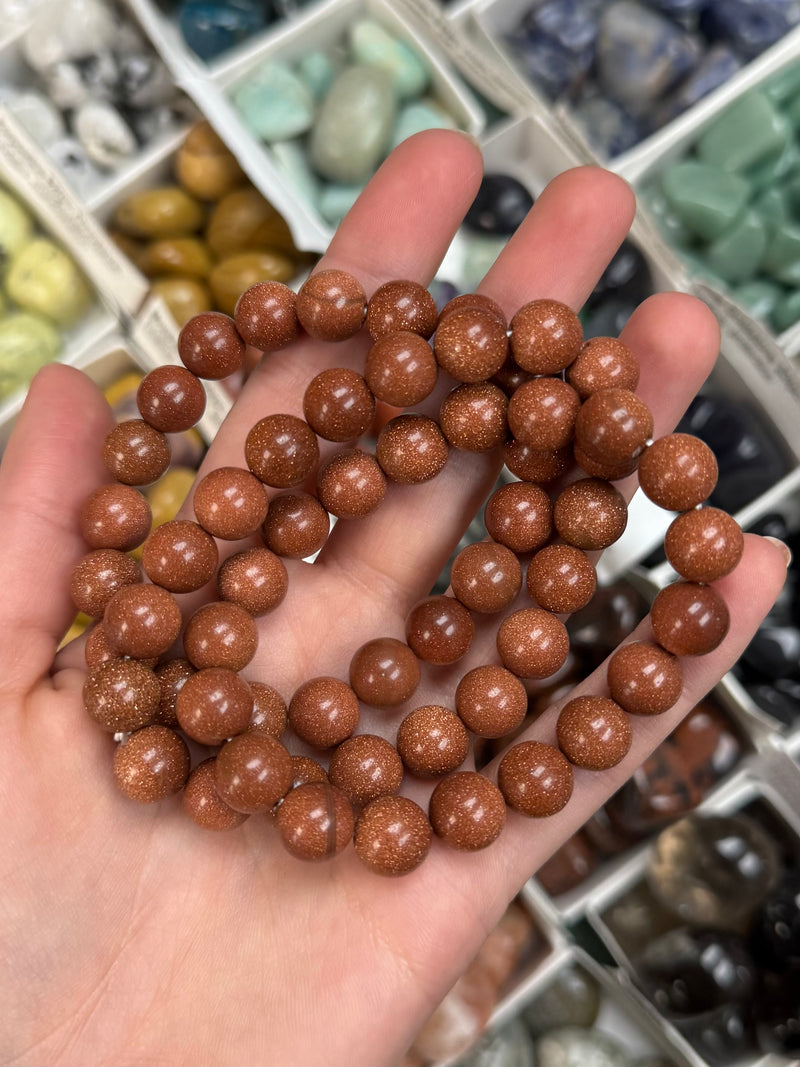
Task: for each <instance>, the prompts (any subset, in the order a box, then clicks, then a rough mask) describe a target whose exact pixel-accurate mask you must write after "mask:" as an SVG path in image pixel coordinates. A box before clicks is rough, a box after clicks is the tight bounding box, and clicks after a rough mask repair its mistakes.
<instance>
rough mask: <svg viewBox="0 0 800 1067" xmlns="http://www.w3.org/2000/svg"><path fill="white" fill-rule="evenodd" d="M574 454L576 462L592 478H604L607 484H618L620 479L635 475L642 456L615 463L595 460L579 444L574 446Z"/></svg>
mask: <svg viewBox="0 0 800 1067" xmlns="http://www.w3.org/2000/svg"><path fill="white" fill-rule="evenodd" d="M572 454H573V456H574V457H575V462H576V463H577V464H578V466H579V467H580V468H581V469H582V470H584V471H585V472H586V473H587V474H588V475H589V477H590V478H602V479H603V481H606V482H618V481H619V480H620V479H622V478H627V477H628V475H630V474H633V472H634V471H635V470H636V468H637V467H638V466H639V459H640V456H641V453H637V454H636V455H635V456H632V457H631V458H630V459H623V460H614V461H611V460H606V459H595V457H594V456H592V455H590V454H589V453H588V452H584V450H583V449H582V448H581V447H580V445H579V444H577V443H575V444H574V445H573V448H572Z"/></svg>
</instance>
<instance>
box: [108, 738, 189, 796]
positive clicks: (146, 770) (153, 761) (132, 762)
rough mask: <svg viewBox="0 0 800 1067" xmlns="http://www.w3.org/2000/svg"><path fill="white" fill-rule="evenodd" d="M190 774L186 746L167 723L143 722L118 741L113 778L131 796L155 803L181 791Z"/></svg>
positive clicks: (126, 794)
mask: <svg viewBox="0 0 800 1067" xmlns="http://www.w3.org/2000/svg"><path fill="white" fill-rule="evenodd" d="M188 777H189V749H188V748H187V747H186V742H185V741H184V740H183V738H182V737H181V736H180V735H179V734H176V733H175V731H174V730H170V729H168V728H167V727H166V726H146V727H145V728H144V729H143V730H137V731H136V733H134V734H131V736H130V737H129V738H128V739H127V740H126V741H124V742H123V743H122V744H120V745H117V747H116V749H115V751H114V781H115V782H116V784H117V786H118V788H119V789H121V790H122V792H123V793H124V794H125V796H126V797H129V798H130V799H131V800H137V801H139V803H140V804H154V803H155V802H156V801H158V800H163V799H164V798H165V797H168V796H172V794H173V793H180V791H181V789H183V787H184V785H185V784H186V779H187V778H188Z"/></svg>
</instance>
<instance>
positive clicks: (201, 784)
mask: <svg viewBox="0 0 800 1067" xmlns="http://www.w3.org/2000/svg"><path fill="white" fill-rule="evenodd" d="M216 762H217V761H216V760H215V759H207V760H203V762H202V763H200V764H198V765H197V766H196V767H195V769H194V770H193V771H192V773H191V774H190V775H189V780H188V781H187V783H186V787H185V788H184V790H183V797H182V798H181V805H182V807H183V810H184V812H185V813H186V814H187V815H188V816H189V818H190V819H191V820H192V822H194V823H197V825H198V826H199V827H201V828H202V829H203V830H216V831H222V830H235V829H236V827H237V826H241V825H242V823H243V822H246V821H247V815H245V813H244V812H242V811H235V810H234V809H233V808H232V807H231V806H230V805H229V804H226V803H225V801H224V800H223V799H222V798H221V797H220V795H219V793H218V792H217V786H216V781H215V778H216V774H215V770H214V765H215V763H216Z"/></svg>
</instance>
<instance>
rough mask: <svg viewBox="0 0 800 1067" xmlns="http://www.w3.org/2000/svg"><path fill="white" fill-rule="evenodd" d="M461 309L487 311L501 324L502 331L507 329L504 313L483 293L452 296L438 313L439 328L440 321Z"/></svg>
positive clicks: (494, 301) (495, 302)
mask: <svg viewBox="0 0 800 1067" xmlns="http://www.w3.org/2000/svg"><path fill="white" fill-rule="evenodd" d="M462 308H470V309H471V310H473V311H475V310H479V311H488V312H489V314H490V315H494V317H495V318H496V319H497V321H498V322H500V323H501V324H502V326H503V329H504V330H506V329H508V320H507V319H506V313H505V312H504V311H503V309H502V308H501V307H500V305H499V304H498V303H497V301H496V300H492V298H491V297H490V296H484V295H483V293H461V294H460V295H459V296H454V297H453V299H452V300H448V301H447V303H446V304H445V306H444V307H443V308H442V310H441V311H440V312H439V325H440V326H441V324H442V321H443V320H444V319H446V318H447V316H448V315H452V313H453V312H454V311H460V310H461V309H462Z"/></svg>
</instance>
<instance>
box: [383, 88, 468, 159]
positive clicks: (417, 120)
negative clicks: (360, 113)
mask: <svg viewBox="0 0 800 1067" xmlns="http://www.w3.org/2000/svg"><path fill="white" fill-rule="evenodd" d="M455 128H456V124H455V121H454V120H453V116H452V115H448V113H447V112H446V111H445V110H444V108H441V107H439V106H438V104H435V103H433V101H430V100H420V101H418V102H417V103H413V104H406V106H405V107H404V108H401V110H400V114H399V115H398V116H397V122H396V123H395V126H394V133H393V134H392V148H397V146H398V145H399V144H400V143H401V141H405V139H406V138H407V137H413V135H414V134H415V133H422V131H423V130H454V129H455Z"/></svg>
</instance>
